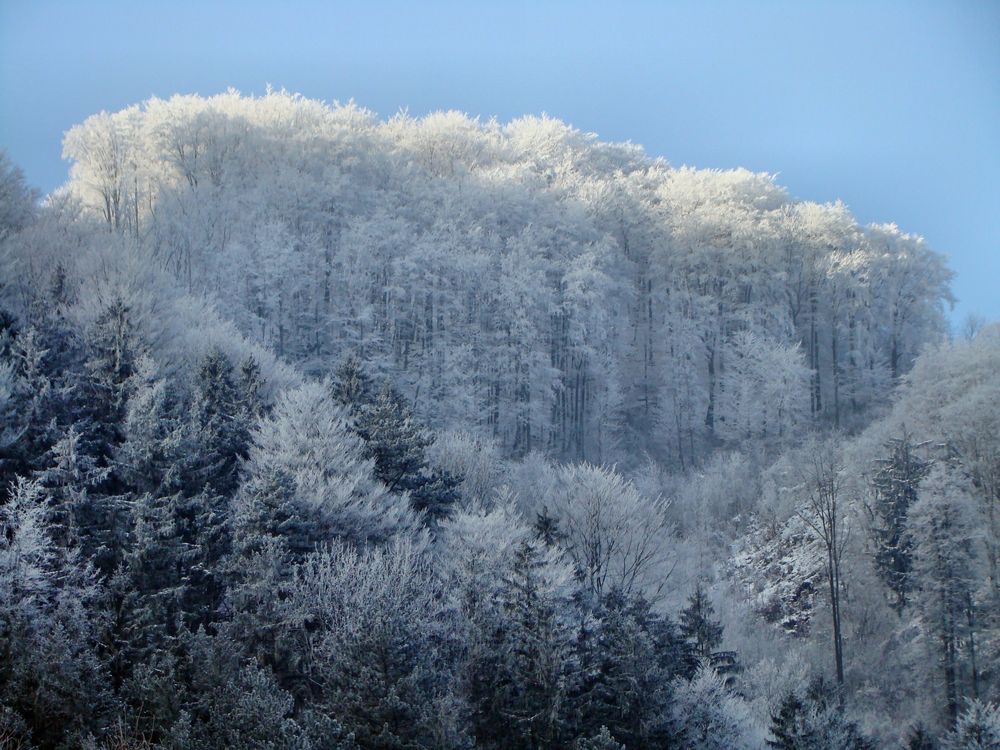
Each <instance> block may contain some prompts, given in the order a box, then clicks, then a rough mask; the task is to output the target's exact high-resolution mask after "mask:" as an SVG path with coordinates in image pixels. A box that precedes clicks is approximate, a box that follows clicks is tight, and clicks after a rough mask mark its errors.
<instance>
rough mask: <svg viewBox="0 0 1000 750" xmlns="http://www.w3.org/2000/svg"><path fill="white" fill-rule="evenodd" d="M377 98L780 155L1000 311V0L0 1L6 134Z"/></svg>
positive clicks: (34, 145)
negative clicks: (180, 107)
mask: <svg viewBox="0 0 1000 750" xmlns="http://www.w3.org/2000/svg"><path fill="white" fill-rule="evenodd" d="M268 83H270V84H272V85H273V86H275V87H278V88H280V87H284V88H286V89H288V90H290V91H296V92H300V93H302V94H304V95H306V96H309V97H313V98H319V99H324V100H327V101H333V100H340V101H346V100H348V99H351V98H353V99H355V100H356V101H357V102H358V103H359V104H361V105H363V106H366V107H368V108H369V109H373V110H375V111H376V112H378V113H379V114H380V115H382V116H388V115H391V114H393V113H395V112H396V111H397V110H399V109H403V108H406V109H409V111H410V113H411V114H423V113H426V112H429V111H433V110H436V109H459V110H464V111H466V112H469V113H470V114H473V115H482V116H484V117H490V116H493V115H495V116H497V117H498V118H499V119H501V120H509V119H510V118H512V117H516V116H518V115H521V114H527V113H536V114H537V113H541V112H547V113H549V114H550V115H553V116H557V117H560V118H562V119H564V120H566V121H568V122H570V123H572V124H573V125H575V126H576V127H578V128H580V129H582V130H585V131H592V132H595V133H597V134H598V135H599V136H601V137H602V138H604V139H608V140H631V141H633V142H635V143H639V144H642V145H643V146H645V148H646V150H647V152H648V153H650V154H652V155H656V156H663V157H666V158H667V159H668V160H669V161H670V162H671V163H673V164H675V165H681V164H690V165H694V166H698V167H734V166H744V167H748V168H750V169H754V170H764V171H769V172H777V173H779V180H780V182H781V183H782V184H784V185H786V186H787V187H788V188H789V189H790V191H791V192H792V194H793V195H795V196H796V197H799V198H805V199H811V200H818V201H827V200H834V199H837V198H840V199H842V200H844V202H846V203H847V204H848V205H849V206H850V207H851V209H852V210H853V211H854V213H855V214H856V215H857V216H858V217H859V218H860V219H861V220H862V221H864V222H869V221H893V222H895V223H897V224H899V225H900V227H902V228H903V229H904V230H906V231H909V232H915V233H918V234H922V235H923V236H924V237H926V238H927V240H928V241H929V242H930V244H931V246H932V247H934V248H935V249H937V250H939V251H941V252H944V253H946V254H947V255H948V256H949V257H950V260H951V265H952V268H954V270H955V271H956V273H957V276H956V279H955V283H954V290H955V294H956V296H957V297H958V298H959V304H958V306H957V308H956V311H955V313H954V315H953V319H954V320H956V321H960V320H961V319H963V318H964V317H965V315H966V314H968V313H978V314H980V315H983V316H985V317H987V318H990V319H1000V1H998V0H991V1H983V2H971V1H967V2H963V1H962V0H940V2H936V3H929V2H920V1H919V0H900V1H899V2H864V3H862V2H850V1H847V0H839V1H838V2H826V3H823V2H815V1H810V0H794V1H792V2H777V1H774V2H767V1H765V0H759V1H758V2H743V3H734V2H720V1H714V2H709V1H708V0H703V1H701V2H669V1H668V0H662V1H661V2H633V3H629V2H623V1H621V0H619V1H618V2H612V1H610V0H606V1H605V2H585V1H582V0H581V1H578V2H546V1H545V0H535V1H534V2H491V3H487V2H476V1H475V0H464V1H463V2H433V1H431V0H421V1H419V2H418V1H417V0H409V1H408V2H383V3H378V2H374V1H373V0H372V1H369V2H357V3H348V2H342V3H337V2H315V3H306V2H294V1H293V0H288V1H286V2H271V3H264V2H256V1H255V0H242V1H240V2H211V0H201V1H200V2H187V1H185V0H171V1H170V2H153V1H152V0H131V1H130V2H108V1H102V0H88V1H87V2H55V1H53V0H31V1H30V2H29V1H28V0H19V1H18V0H0V146H4V147H6V148H7V150H8V152H9V154H10V156H11V158H12V159H13V160H14V161H15V162H17V163H18V164H20V165H21V166H22V167H23V169H24V170H25V172H26V174H27V177H28V179H29V180H30V181H31V182H32V183H33V184H35V185H37V186H39V187H41V188H42V189H43V190H44V191H48V190H51V189H52V188H54V187H56V186H57V185H59V184H60V183H62V182H63V181H64V180H65V178H66V165H65V163H63V162H62V161H61V159H60V154H61V150H62V148H61V137H62V133H63V132H64V131H65V130H66V129H67V128H68V127H69V126H71V125H72V124H74V123H76V122H80V121H81V120H83V119H84V118H85V117H86V116H87V115H89V114H92V113H94V112H97V111H100V110H102V109H106V110H109V111H113V110H116V109H119V108H121V107H123V106H125V105H128V104H131V103H135V102H139V101H141V100H143V99H146V98H148V97H149V96H151V95H154V94H155V95H157V96H161V97H165V96H169V95H170V94H173V93H178V92H181V93H200V94H212V93H216V92H219V91H222V90H225V89H226V88H228V87H230V86H231V87H234V88H237V89H239V90H241V91H243V92H244V93H262V92H263V90H264V88H265V86H266V84H268Z"/></svg>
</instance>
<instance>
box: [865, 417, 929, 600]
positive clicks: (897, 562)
mask: <svg viewBox="0 0 1000 750" xmlns="http://www.w3.org/2000/svg"><path fill="white" fill-rule="evenodd" d="M918 447H919V446H915V445H914V444H913V443H912V441H911V440H910V437H909V436H908V435H906V434H904V435H903V437H901V438H894V439H892V440H890V441H889V442H888V443H886V445H885V448H886V450H887V451H888V454H889V455H888V457H886V458H881V459H878V460H877V461H876V470H875V473H874V475H873V476H872V479H871V485H872V494H873V502H872V504H871V505H870V506H869V508H868V512H869V517H870V518H871V520H872V524H871V534H872V541H873V542H874V543H875V569H876V571H877V572H878V574H879V577H880V578H881V579H882V580H883V581H884V582H885V584H886V586H888V587H889V590H890V591H891V592H892V594H893V607H894V609H895V610H896V613H897V614H899V615H900V616H902V613H903V609H904V608H905V607H906V604H907V597H908V595H909V593H910V591H911V590H912V588H913V582H912V580H911V576H910V572H911V569H912V566H913V542H912V540H911V539H910V537H909V535H908V534H907V533H906V528H907V517H908V515H909V511H910V507H911V506H912V505H913V503H915V502H916V500H917V488H918V486H919V485H920V482H921V481H923V479H924V477H925V476H927V472H928V470H929V468H930V465H929V464H928V463H927V462H926V461H923V460H921V459H920V458H919V457H918V456H917V455H916V451H917V448H918Z"/></svg>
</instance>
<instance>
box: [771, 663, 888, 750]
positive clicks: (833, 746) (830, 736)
mask: <svg viewBox="0 0 1000 750" xmlns="http://www.w3.org/2000/svg"><path fill="white" fill-rule="evenodd" d="M771 735H772V737H771V739H769V740H768V741H767V744H768V747H773V748H779V749H780V750H874V745H873V744H872V742H871V741H870V740H869V739H868V738H866V737H865V736H864V735H863V734H862V733H861V731H860V730H859V729H858V726H857V724H855V723H854V722H853V721H851V720H850V719H849V718H848V717H847V715H846V712H845V709H844V701H843V696H842V695H841V692H840V688H839V687H835V686H832V685H831V684H830V683H829V682H827V681H826V680H824V679H823V678H817V679H815V680H813V681H812V683H811V684H810V685H809V687H808V689H807V690H806V692H805V695H803V696H798V695H795V694H794V693H792V694H789V695H787V696H786V697H785V699H784V700H783V701H782V702H781V704H780V706H779V707H778V712H777V713H775V714H773V715H772V716H771Z"/></svg>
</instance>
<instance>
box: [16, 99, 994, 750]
mask: <svg viewBox="0 0 1000 750" xmlns="http://www.w3.org/2000/svg"><path fill="white" fill-rule="evenodd" d="M63 155H64V157H65V158H66V159H67V160H68V161H69V164H70V165H71V167H70V178H69V180H68V182H67V183H66V184H65V185H64V186H63V187H61V188H60V189H58V190H57V191H55V192H54V193H52V194H51V195H49V196H47V197H46V198H45V199H44V201H43V200H40V196H39V195H38V194H37V193H36V192H35V191H34V190H32V189H31V187H30V186H29V185H27V184H26V183H25V180H24V178H23V176H22V174H21V172H20V171H19V170H18V168H17V167H16V165H14V164H12V163H11V162H10V160H9V159H7V158H6V157H0V747H3V748H7V747H10V748H25V749H26V748H39V749H41V748H78V747H80V748H90V749H92V750H98V749H104V750H125V749H126V748H206V749H207V748H300V749H302V750H305V749H306V748H313V749H316V750H318V749H320V748H330V749H347V748H442V749H444V748H471V747H483V748H496V749H497V750H501V749H502V750H515V749H521V748H523V749H525V750H528V749H532V750H535V749H542V748H553V749H554V748H575V749H576V750H612V749H615V748H628V749H629V750H632V749H633V748H634V749H636V750H639V749H642V748H690V749H691V750H714V749H718V750H728V749H731V748H732V749H740V748H746V749H751V748H767V747H772V748H784V749H786V750H825V749H827V748H832V749H835V750H841V749H842V750H854V749H861V748H872V749H874V748H911V749H912V750H929V749H931V748H941V749H942V750H946V749H949V750H981V749H982V748H993V749H994V750H996V749H997V748H1000V710H998V708H997V703H998V700H1000V674H998V670H1000V325H996V324H994V325H987V326H983V327H981V328H979V329H978V330H976V328H975V327H970V329H969V330H967V331H965V332H964V335H963V336H961V337H959V338H949V337H948V335H947V325H946V318H945V314H946V311H947V309H948V306H949V305H950V303H951V301H952V300H951V294H950V291H949V282H950V278H951V272H950V271H949V269H948V267H947V265H946V263H945V261H944V259H943V257H942V256H941V255H939V254H937V253H936V252H934V251H932V250H931V249H930V248H928V247H927V246H926V244H925V243H924V241H923V240H922V239H921V238H920V237H918V236H915V235H912V234H907V233H906V232H904V231H902V230H900V229H899V228H897V227H896V226H895V225H892V224H881V225H868V226H863V225H860V224H859V223H858V222H857V221H856V220H855V219H854V217H853V216H852V215H851V213H850V212H849V211H848V209H847V208H846V207H845V206H844V205H842V204H840V203H835V204H822V205H821V204H816V203H810V202H804V201H800V200H796V199H794V198H793V197H791V196H790V195H789V194H788V193H787V191H786V190H784V189H783V188H782V187H781V186H780V185H779V184H778V183H777V182H776V180H775V179H774V177H773V176H771V175H768V174H757V173H752V172H748V171H746V170H741V169H735V170H731V171H716V170H698V169H692V168H686V167H685V168H675V167H673V166H671V165H670V164H669V163H667V162H665V161H663V160H659V159H652V158H650V157H648V156H647V155H646V154H645V153H644V152H643V151H642V149H641V148H639V147H637V146H633V145H631V144H614V143H605V142H602V141H600V140H598V139H597V138H596V137H595V136H593V135H591V134H586V133H582V132H580V131H578V130H576V129H574V128H572V127H571V126H569V125H567V124H565V123H563V122H560V121H558V120H554V119H551V118H547V117H541V118H538V117H525V118H521V119H518V120H514V121H513V122H510V123H507V124H502V123H498V122H496V121H490V122H482V121H479V120H473V119H470V118H468V117H466V116H465V115H462V114H460V113H456V112H446V113H437V114H432V115H429V116H427V117H423V118H419V119H417V118H412V117H409V116H407V115H405V114H400V115H397V116H395V117H393V118H391V119H388V120H380V119H379V118H377V117H376V116H375V115H374V114H372V113H371V112H368V111H367V110H364V109H362V108H360V107H358V106H356V105H354V104H348V105H345V106H341V105H334V106H329V105H326V104H324V103H321V102H316V101H311V100H307V99H303V98H301V97H298V96H293V95H290V94H287V93H285V92H269V93H268V94H267V95H265V96H263V97H258V98H251V97H244V96H241V95H240V94H238V93H236V92H232V91H231V92H228V93H226V94H223V95H219V96H214V97H211V98H201V97H196V96H176V97H173V98H171V99H169V100H160V99H152V100H149V101H146V102H144V103H142V104H141V105H137V106H134V107H130V108H128V109H125V110H123V111H120V112H117V113H113V114H108V113H103V112H102V113H100V114H97V115H94V116H92V117H90V118H89V119H87V120H86V121H84V122H83V123H81V124H79V125H77V126H76V127H74V128H72V129H71V130H70V131H69V132H68V133H66V136H65V139H64V142H63Z"/></svg>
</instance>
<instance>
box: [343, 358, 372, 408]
mask: <svg viewBox="0 0 1000 750" xmlns="http://www.w3.org/2000/svg"><path fill="white" fill-rule="evenodd" d="M375 396H376V390H375V385H374V383H372V379H371V378H370V377H369V376H368V373H367V372H365V369H364V367H363V366H362V365H361V360H359V359H358V358H357V357H356V356H354V355H350V356H348V357H346V358H345V359H344V361H343V362H341V363H340V366H339V367H338V368H337V371H336V372H335V373H334V375H333V397H334V399H336V401H337V402H338V403H341V404H343V405H344V406H346V407H347V408H348V409H349V410H350V412H351V413H352V414H354V415H357V414H358V413H360V411H361V410H363V409H365V408H366V407H368V406H370V405H371V404H372V402H373V401H374V400H375Z"/></svg>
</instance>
